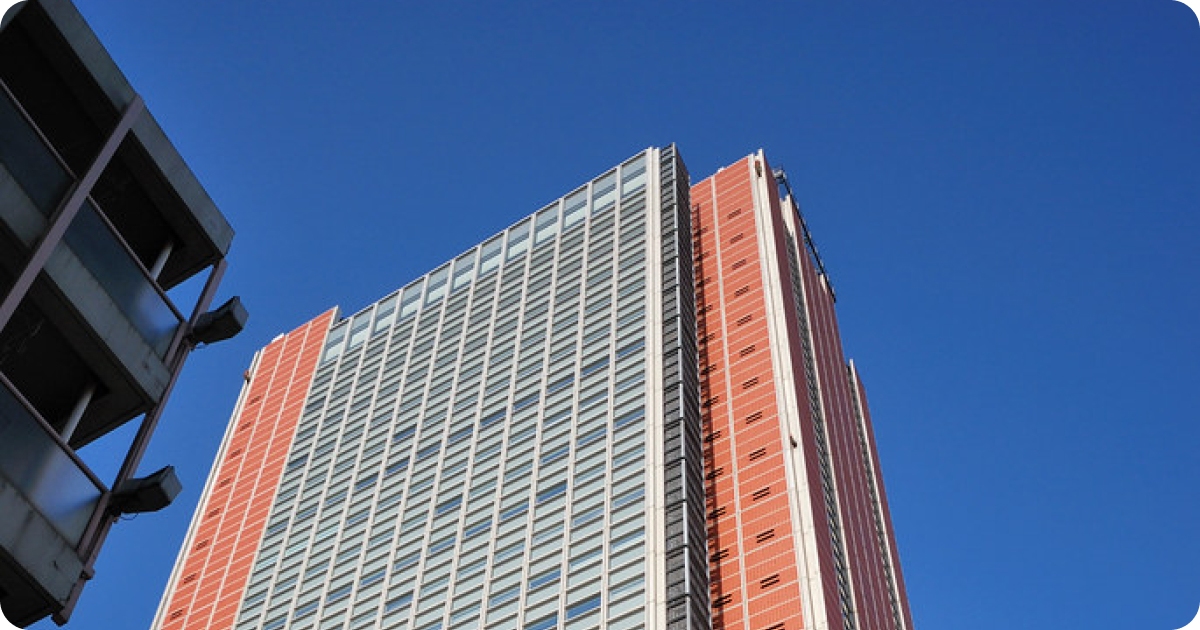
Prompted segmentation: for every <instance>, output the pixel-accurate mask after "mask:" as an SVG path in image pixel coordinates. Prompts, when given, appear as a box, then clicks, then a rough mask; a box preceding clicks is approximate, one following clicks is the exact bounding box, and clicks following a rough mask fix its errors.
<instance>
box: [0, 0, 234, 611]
mask: <svg viewBox="0 0 1200 630" xmlns="http://www.w3.org/2000/svg"><path fill="white" fill-rule="evenodd" d="M0 12H3V16H0V607H2V608H3V612H4V614H5V616H6V617H7V618H8V619H9V620H10V621H11V622H12V623H14V624H17V625H20V626H25V625H27V624H30V623H33V622H34V621H36V620H38V619H41V618H43V617H46V616H47V615H53V617H54V620H55V621H56V622H58V623H60V624H61V623H64V622H65V621H66V620H67V619H68V618H69V617H70V615H71V611H72V609H73V608H74V606H75V603H76V602H77V601H78V599H79V596H80V593H81V590H82V589H83V587H84V585H85V584H86V582H87V581H88V580H89V579H90V578H91V577H92V575H93V574H94V572H95V571H94V565H95V562H96V559H97V555H98V554H99V552H100V549H101V547H102V545H103V543H104V539H105V536H106V534H107V533H108V531H109V528H110V527H111V526H112V525H113V524H114V523H115V522H116V521H117V519H118V517H120V516H121V515H122V514H128V513H136V512H145V511H152V510H155V509H158V508H161V507H164V506H165V505H166V504H167V503H170V500H171V499H172V498H173V497H174V496H175V493H176V492H178V489H179V485H178V480H177V479H175V477H174V476H173V473H172V472H171V469H170V468H169V467H168V468H166V469H163V470H162V471H160V474H157V475H153V476H150V477H146V478H142V479H135V478H134V475H135V474H136V473H137V469H138V464H139V462H140V461H141V458H142V454H143V453H144V452H145V449H146V445H147V442H148V441H149V439H150V437H151V435H152V434H153V432H154V429H155V426H156V425H157V423H158V421H159V419H160V418H161V416H162V413H163V410H164V406H165V405H166V403H167V399H168V397H169V395H170V393H171V389H172V387H173V386H174V384H175V381H176V379H177V378H178V377H179V374H180V370H182V368H183V364H184V361H185V360H186V359H187V356H188V354H189V352H190V351H191V349H192V348H193V347H194V346H195V345H196V344H197V343H199V342H210V343H211V342H213V341H218V340H220V339H223V338H225V337H228V336H231V335H232V334H234V333H236V332H237V331H238V330H240V324H241V323H242V322H243V321H244V315H245V312H244V311H242V310H241V308H240V305H239V303H238V302H237V301H231V302H230V303H228V304H227V306H226V307H224V308H223V309H219V310H218V311H216V312H206V311H207V310H208V307H209V305H210V303H211V301H212V299H213V297H214V295H215V292H216V289H217V286H218V283H219V282H220V279H221V275H222V274H223V273H224V269H225V254H226V252H227V251H228V250H229V245H230V242H231V241H232V239H233V230H232V229H231V228H230V226H229V224H228V223H227V222H226V221H225V217H224V216H222V215H221V213H220V211H218V209H217V207H216V206H215V205H214V204H213V201H212V199H210V198H209V197H208V194H207V193H206V192H205V191H204V188H203V187H202V186H201V185H200V182H198V181H197V180H196V177H195V176H194V175H193V174H192V172H191V170H189V169H188V167H187V165H186V164H185V163H184V161H183V158H182V157H181V156H180V155H179V153H178V152H177V151H176V150H175V148H174V147H173V146H172V145H171V142H170V141H169V140H168V139H167V137H166V135H165V134H164V133H163V130H162V129H161V128H160V127H159V125H158V122H157V121H156V120H155V119H154V116H152V115H151V114H150V112H149V111H147V110H146V107H145V105H144V104H143V102H142V99H141V97H140V96H139V95H138V94H137V92H135V91H134V89H133V87H132V86H130V84H129V82H128V81H126V80H125V77H124V76H123V75H122V74H121V71H120V69H119V68H118V67H117V65H116V63H115V62H114V61H113V60H112V58H111V57H109V55H108V53H107V52H105V50H104V46H103V45H102V44H101V43H100V41H99V40H98V39H97V38H96V35H95V34H94V33H93V32H92V31H91V29H90V28H89V27H88V25H87V23H86V22H85V21H84V19H83V17H82V16H80V14H79V12H78V11H77V10H76V9H75V7H74V6H72V5H71V3H70V2H69V1H68V0H29V1H27V2H19V3H16V4H15V5H14V3H12V2H6V3H0ZM205 277H207V280H204V278H205ZM189 280H192V281H191V282H189ZM198 284H199V285H202V286H203V289H198V288H197V286H198ZM130 421H137V422H138V423H139V428H138V430H137V433H136V437H134V439H133V442H132V444H131V445H130V446H129V448H128V450H127V451H126V453H125V457H124V460H123V462H122V463H121V466H120V469H119V472H118V473H117V475H116V478H115V479H113V480H107V479H106V480H101V479H100V478H98V477H97V475H96V474H95V473H94V472H93V471H92V469H91V468H90V467H89V466H88V464H87V463H86V462H85V461H84V460H83V459H82V458H81V457H80V455H79V453H78V452H77V451H78V450H79V449H80V448H81V447H83V446H85V445H87V444H89V443H92V442H94V441H96V440H98V439H101V438H103V437H105V436H106V435H108V434H110V433H111V432H113V431H114V430H115V429H117V428H118V427H121V426H123V425H125V424H126V423H128V422H130ZM110 444H112V443H111V442H110ZM112 450H115V449H112ZM112 450H109V452H112ZM92 463H93V464H97V463H106V464H107V463H108V462H96V461H93V462H92ZM113 463H115V462H113Z"/></svg>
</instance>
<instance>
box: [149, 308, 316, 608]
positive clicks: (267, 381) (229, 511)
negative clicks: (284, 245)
mask: <svg viewBox="0 0 1200 630" xmlns="http://www.w3.org/2000/svg"><path fill="white" fill-rule="evenodd" d="M332 319H333V312H332V311H331V312H328V313H326V314H324V315H322V316H321V317H318V318H317V319H315V320H313V321H311V322H309V323H308V324H305V325H304V326H302V327H300V328H299V329H297V330H295V331H293V332H292V333H290V334H287V335H283V336H281V337H280V338H279V339H277V340H275V341H274V342H272V343H271V344H269V345H268V346H267V347H266V348H264V349H263V350H262V351H261V352H260V353H259V355H258V356H257V357H256V359H255V362H254V365H253V367H252V368H251V370H249V371H248V373H247V377H248V380H247V382H246V383H245V385H244V387H243V390H242V394H241V397H240V399H239V403H238V409H237V410H236V411H235V413H234V416H233V418H232V420H231V422H230V425H229V429H228V431H227V432H226V435H225V439H224V442H223V443H222V446H221V452H220V454H219V455H218V460H217V463H216V465H215V466H214V468H213V472H212V474H211V475H210V477H209V480H208V482H207V484H206V486H205V490H204V494H203V496H202V497H201V500H200V503H199V505H198V507H197V508H196V516H195V517H194V518H193V521H192V527H191V531H189V533H188V536H187V538H186V540H185V543H184V551H183V552H182V553H181V556H180V558H181V560H182V562H181V563H180V564H178V565H177V568H176V570H175V571H174V573H173V574H172V576H171V581H170V584H169V586H168V590H167V595H166V596H164V599H163V603H162V604H161V605H160V611H159V614H158V617H157V618H156V619H155V622H154V624H155V627H159V628H164V629H179V630H184V629H188V628H210V627H223V626H224V627H229V626H230V625H231V623H232V620H233V615H234V613H235V612H236V609H237V602H238V601H240V599H241V596H242V591H243V588H244V586H245V583H246V578H247V577H248V575H249V569H250V566H251V561H252V559H253V557H254V555H255V553H256V551H257V549H258V542H259V539H260V537H261V536H262V533H263V530H264V529H265V526H266V516H267V511H268V510H269V508H270V505H271V501H272V500H273V499H274V496H275V488H276V487H277V486H278V484H279V479H280V477H281V475H282V472H283V466H284V458H285V457H286V455H287V452H288V448H289V446H290V445H291V442H292V435H293V434H294V433H295V429H296V422H297V420H298V419H299V417H300V414H299V405H300V403H301V401H303V400H304V396H305V395H306V393H307V390H308V382H309V381H310V380H311V379H312V374H313V371H314V369H315V368H316V361H317V358H318V356H319V354H320V351H321V346H322V342H323V340H324V337H325V331H326V330H328V328H329V323H330V321H331V320H332Z"/></svg>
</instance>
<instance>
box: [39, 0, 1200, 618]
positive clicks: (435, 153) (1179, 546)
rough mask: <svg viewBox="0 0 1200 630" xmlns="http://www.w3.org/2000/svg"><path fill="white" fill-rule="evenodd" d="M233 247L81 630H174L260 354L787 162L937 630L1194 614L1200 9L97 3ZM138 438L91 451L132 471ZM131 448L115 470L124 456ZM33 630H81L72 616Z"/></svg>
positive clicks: (906, 556) (901, 536)
mask: <svg viewBox="0 0 1200 630" xmlns="http://www.w3.org/2000/svg"><path fill="white" fill-rule="evenodd" d="M76 1H77V4H78V6H79V8H80V11H81V12H82V13H83V15H84V17H85V18H86V19H87V20H88V21H89V23H90V24H91V26H92V27H93V29H94V30H95V31H96V32H97V34H98V35H99V37H100V39H101V41H102V42H104V44H105V45H106V46H107V48H108V50H109V52H110V54H111V55H112V56H113V57H114V59H116V61H117V63H118V64H119V65H120V66H121V68H122V69H123V70H124V72H125V74H126V75H127V77H128V78H129V80H130V82H131V83H132V84H133V86H134V87H135V89H137V90H138V91H139V92H140V93H141V94H142V96H143V98H144V99H145V101H146V103H147V106H148V107H149V109H150V111H151V112H152V113H153V114H154V115H155V117H156V118H157V119H158V121H159V122H160V124H161V125H162V127H163V128H164V129H165V130H166V132H167V134H168V136H169V137H170V138H171V139H172V141H173V142H174V143H175V145H176V147H177V148H178V150H179V152H180V153H181V154H182V155H183V156H184V158H185V160H186V161H187V162H188V164H189V165H190V166H191V168H192V169H193V171H195V173H196V174H197V176H198V177H199V179H200V181H201V182H202V183H203V184H204V186H205V187H206V188H207V190H208V192H209V194H210V195H211V196H212V198H213V199H214V200H215V201H216V203H217V204H218V206H219V207H220V208H221V210H222V211H223V212H224V214H225V215H226V216H227V217H228V219H229V221H230V223H231V224H232V225H233V226H234V228H235V229H236V230H237V237H236V238H235V240H234V244H233V249H232V251H231V254H230V256H229V264H230V266H229V271H228V273H227V275H226V276H225V279H224V282H223V283H222V286H221V291H220V295H219V299H221V300H223V299H225V298H227V297H229V296H232V295H240V296H241V297H242V299H243V300H244V302H245V304H246V305H247V307H248V309H249V310H250V312H251V319H250V323H249V325H248V327H247V328H246V330H245V331H244V332H243V334H242V335H240V336H239V337H237V338H235V339H233V340H230V341H226V342H222V343H220V344H214V345H212V346H210V347H204V348H201V349H199V350H197V351H196V352H194V353H193V354H192V356H191V358H190V359H189V361H188V364H187V366H186V368H185V370H184V373H183V376H182V379H181V381H180V383H179V385H178V387H177V388H176V391H175V393H174V395H173V397H172V399H171V401H170V404H169V406H168V408H167V411H166V414H165V415H164V418H163V421H162V424H161V425H160V429H159V430H158V432H157V433H156V435H155V436H154V440H153V442H152V444H151V447H150V450H149V452H148V453H147V455H146V458H145V460H144V461H143V464H142V472H151V471H154V470H157V469H158V468H160V467H162V466H165V465H167V464H172V465H174V466H176V468H177V470H178V473H179V476H180V478H181V479H182V481H183V484H184V490H183V493H182V494H181V495H180V496H179V498H178V499H177V500H176V501H175V503H174V504H173V505H172V506H170V507H169V508H167V509H166V510H164V511H162V512H159V513H153V514H143V515H140V516H138V517H136V518H134V519H131V520H127V521H123V522H120V523H118V524H117V525H116V526H115V527H114V528H113V531H112V533H111V535H110V537H109V539H108V542H107V544H106V546H105V547H104V549H103V552H102V553H101V556H100V559H99V562H98V564H97V567H96V577H95V579H94V580H92V582H91V583H90V584H89V585H88V586H87V588H86V589H85V591H84V594H83V598H82V600H81V602H80V604H79V606H78V608H77V609H76V611H75V615H74V617H73V619H72V621H71V622H70V624H69V625H68V626H67V627H68V628H71V629H73V630H112V629H124V628H147V627H149V625H150V622H151V620H152V618H153V616H154V612H155V609H156V607H157V605H158V602H159V598H160V597H161V594H162V590H163V588H164V586H165V584H166V581H167V578H168V576H169V574H170V571H171V567H172V564H173V563H174V561H175V557H176V554H177V553H178V549H179V546H180V544H181V543H182V540H183V538H184V535H185V533H186V529H187V526H188V523H189V521H190V519H191V516H192V513H193V510H194V509H195V505H196V502H197V501H198V499H199V495H200V492H201V490H202V488H203V486H204V482H205V479H206V477H207V474H208V470H209V467H210V466H211V463H212V459H213V456H214V455H215V453H216V451H217V447H218V445H219V443H220V440H221V438H222V435H223V432H224V429H225V425H226V422H227V421H228V418H229V414H230V412H231V410H232V408H233V405H234V402H235V399H236V397H237V394H238V391H239V387H240V385H241V382H242V372H243V370H245V369H246V368H247V367H248V366H249V364H250V360H251V358H252V356H253V353H254V352H255V351H256V350H257V349H259V348H261V347H262V346H264V345H265V344H267V343H268V342H269V341H270V340H271V339H272V338H273V337H275V336H276V335H278V334H280V333H284V332H287V331H289V330H292V329H294V328H296V327H298V326H299V325H301V324H303V323H304V322H306V321H308V320H309V319H311V318H313V317H315V316H317V315H318V314H320V313H321V312H323V311H325V310H327V309H328V308H330V307H332V306H335V305H337V306H340V307H341V308H342V309H343V313H344V314H350V313H353V312H355V311H357V310H359V309H361V308H362V307H364V306H366V305H368V304H370V303H372V302H374V301H375V300H377V299H379V298H381V297H383V296H384V295H386V294H387V293H389V292H391V291H392V290H394V289H396V288H398V287H400V286H402V285H404V284H406V283H407V282H408V281H409V280H411V279H413V278H415V277H417V276H419V275H421V274H423V273H425V272H426V271H428V270H430V269H432V268H433V267H434V266H436V265H437V264H439V263H441V262H444V261H446V260H449V259H450V258H452V257H454V256H455V255H457V254H458V253H460V252H462V251H465V250H466V249H468V248H469V247H471V246H473V245H474V244H476V243H478V242H480V241H481V240H483V239H484V238H486V237H487V236H489V235H491V234H494V233H496V232H498V231H500V230H502V229H503V228H505V227H506V226H508V225H509V224H511V223H512V222H514V221H515V220H517V219H518V218H521V217H522V216H525V215H527V214H529V213H531V212H533V211H535V210H537V209H538V208H540V207H542V205H543V204H545V203H547V202H549V201H552V200H554V199H556V198H557V197H559V196H561V195H563V194H565V193H566V192H569V191H570V190H571V189H572V188H574V187H575V186H577V185H578V184H580V183H583V182H585V181H587V180H588V179H590V178H592V177H594V176H596V175H598V174H600V173H601V172H603V171H604V170H606V169H607V168H609V167H610V166H613V165H615V164H617V163H618V162H620V161H621V160H623V159H624V158H626V157H628V156H630V155H633V154H634V153H636V152H638V151H639V150H641V149H643V148H645V147H647V146H652V145H654V146H658V145H663V144H667V143H671V142H674V143H677V144H678V146H679V150H680V152H681V155H682V156H683V158H684V161H685V162H686V164H687V166H688V169H689V171H690V172H691V174H692V177H693V181H699V179H701V178H704V177H707V176H708V175H709V174H711V173H712V172H714V171H715V170H716V169H718V168H720V167H722V166H724V165H727V164H729V163H732V162H734V161H736V160H737V159H739V158H741V157H743V156H745V155H747V154H749V153H751V152H753V151H755V150H757V149H759V148H762V149H764V150H765V151H766V155H767V158H768V160H769V161H770V162H771V164H772V165H773V166H776V167H783V168H785V169H786V170H787V172H788V174H789V178H790V180H791V182H792V185H793V188H794V189H795V190H796V192H797V195H798V197H799V199H800V201H801V204H802V206H803V209H804V213H805V216H806V218H807V221H808V224H809V226H810V228H811V229H812V232H813V234H814V237H815V239H816V241H817V244H818V246H819V247H820V250H821V253H822V255H823V258H824V261H825V264H826V267H827V269H828V270H829V273H830V275H831V278H832V281H833V284H834V286H835V287H836V289H837V295H838V303H837V307H838V314H839V318H840V324H841V332H842V334H843V337H844V343H845V346H846V349H847V352H848V354H849V356H851V357H853V358H854V359H855V362H856V365H857V366H858V368H859V370H860V373H861V374H862V377H863V379H864V381H865V383H866V386H867V390H868V392H869V394H870V403H871V412H872V417H873V419H874V422H875V432H876V438H877V440H878V447H879V452H880V460H881V465H882V469H883V472H884V475H885V481H886V486H887V492H888V496H889V500H890V503H891V509H892V515H893V518H894V526H895V530H896V537H897V540H898V546H899V551H900V555H901V561H902V569H903V573H904V577H905V580H906V582H907V586H908V594H909V598H910V601H911V606H912V610H913V616H914V619H915V624H916V627H917V628H918V629H919V630H941V629H952V630H959V629H961V628H972V629H973V630H990V629H1001V628H1002V629H1005V630H1010V629H1011V628H1064V627H1065V628H1088V629H1107V628H1114V629H1126V628H1145V629H1148V630H1174V629H1176V628H1180V627H1181V626H1183V625H1185V624H1186V623H1187V622H1188V621H1189V620H1191V619H1192V617H1193V616H1194V615H1195V614H1196V612H1195V611H1196V608H1197V605H1198V604H1200V534H1198V531H1200V530H1198V528H1197V522H1198V521H1200V491H1198V489H1200V463H1198V461H1197V457H1196V452H1197V448H1198V447H1200V422H1198V421H1200V412H1198V409H1200V394H1198V392H1200V358H1198V357H1200V332H1198V329H1200V327H1198V326H1197V323H1198V318H1197V313H1198V311H1200V246H1197V243H1198V242H1200V212H1198V210H1200V204H1198V203H1197V202H1198V201H1200V21H1198V19H1197V17H1196V15H1195V14H1193V13H1192V11H1191V10H1190V9H1189V8H1188V7H1187V6H1185V5H1184V4H1182V3H1179V2H1175V1H1174V0H1097V1H1094V2H1088V3H1085V2H1080V1H1079V0H1069V1H1067V0H1036V1H1031V0H1013V1H1007V2H987V3H981V2H961V1H953V2H951V1H949V0H922V1H920V2H904V3H897V2H883V1H859V2H836V3H824V2H822V3H817V2H812V1H810V0H802V1H797V2H769V1H768V2H758V3H753V4H752V5H751V4H750V3H734V2H675V1H663V2H645V1H643V2H626V1H623V0H617V1H610V2H595V1H591V0H580V1H573V2H547V1H542V2H534V1H523V0H514V1H513V2H505V3H492V2H476V3H465V2H460V1H458V0H442V1H438V2H411V1H408V0H401V1H390V2H385V1H382V0H364V1H361V2H357V3H344V2H328V1H325V2H315V1H313V0H293V1H291V2H288V3H286V4H284V3H281V2H234V1H232V0H206V1H204V2H200V1H196V0H173V1H171V2H162V1H161V0H76ZM131 437H132V430H131V429H130V430H125V431H122V432H118V433H116V434H113V435H112V436H110V438H108V439H106V440H104V441H102V442H101V443H98V444H96V445H94V446H91V447H88V449H85V451H84V453H83V455H84V457H85V459H86V460H87V461H88V462H89V463H91V464H92V465H93V466H94V468H95V469H96V470H97V471H99V472H100V475H101V477H102V478H104V479H111V478H112V477H113V476H114V475H115V472H116V468H117V465H118V463H119V453H121V452H123V451H124V449H125V447H126V446H127V444H128V441H129V440H130V439H131ZM122 440H123V442H122ZM34 627H35V628H38V629H47V630H48V629H49V628H53V627H54V626H53V624H51V623H50V622H49V621H43V622H39V624H37V625H35V626H34Z"/></svg>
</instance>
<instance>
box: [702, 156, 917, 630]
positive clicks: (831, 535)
mask: <svg viewBox="0 0 1200 630" xmlns="http://www.w3.org/2000/svg"><path fill="white" fill-rule="evenodd" d="M781 189H782V192H783V194H781ZM691 204H692V208H693V212H694V216H693V222H694V224H695V225H696V227H697V229H696V231H695V239H694V248H695V249H694V251H695V259H696V270H697V273H696V275H697V278H698V279H697V282H696V296H697V298H696V303H697V312H698V314H699V315H698V317H699V323H698V333H699V337H698V339H699V347H700V365H701V369H700V373H701V377H700V378H701V383H700V391H701V396H702V403H701V409H702V410H703V414H702V415H703V418H704V429H705V449H706V450H705V455H706V479H707V483H708V500H709V502H708V509H709V518H708V526H709V529H708V546H709V551H710V556H709V557H710V566H709V575H710V579H711V581H712V601H713V627H714V628H724V629H727V630H733V629H735V628H737V629H746V630H759V629H765V628H770V629H772V630H800V629H801V628H829V629H831V630H833V629H836V630H851V629H854V628H860V629H864V630H866V629H869V630H876V629H883V628H889V629H891V628H894V629H897V630H900V629H903V630H907V629H909V628H912V615H911V613H910V611H909V608H908V599H907V596H906V595H905V592H904V582H903V579H902V578H901V575H900V565H899V558H898V554H897V552H896V542H895V536H894V535H893V532H892V527H891V517H890V515H889V514H888V508H887V500H886V498H885V495H884V491H883V480H882V477H881V476H880V472H879V465H878V457H877V455H876V452H875V439H874V435H873V432H872V430H871V423H870V418H869V415H868V412H867V405H866V397H865V395H864V393H863V387H862V384H861V383H860V382H859V379H858V373H857V371H856V370H855V368H854V366H853V364H847V363H846V361H845V358H844V357H843V356H842V348H841V339H840V336H839V333H838V330H837V320H836V318H835V316H834V311H833V302H834V293H833V288H832V286H831V285H830V282H829V278H828V276H827V275H826V274H825V268H824V265H823V264H822V262H821V258H820V256H819V255H818V253H817V249H816V246H815V245H814V244H813V241H812V238H811V236H810V235H809V233H808V228H807V227H806V226H805V224H804V220H803V218H802V217H801V215H800V211H799V206H798V205H797V204H796V202H795V200H794V198H793V197H792V195H791V190H790V185H789V184H788V183H787V179H786V176H785V175H784V174H783V173H782V172H780V173H778V174H776V173H773V172H772V170H771V168H770V167H769V166H768V165H767V161H766V157H765V156H764V155H763V154H762V152H759V153H758V154H756V155H751V156H749V157H747V158H745V159H743V160H740V161H738V162H736V163H734V164H732V165H730V166H728V167H726V168H724V169H721V171H719V172H718V173H716V174H715V175H713V176H712V177H710V178H708V179H706V180H704V181H702V182H700V183H699V184H696V185H695V186H693V187H692V190H691Z"/></svg>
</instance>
